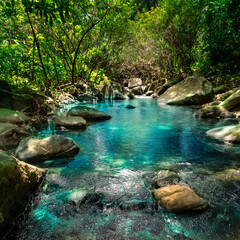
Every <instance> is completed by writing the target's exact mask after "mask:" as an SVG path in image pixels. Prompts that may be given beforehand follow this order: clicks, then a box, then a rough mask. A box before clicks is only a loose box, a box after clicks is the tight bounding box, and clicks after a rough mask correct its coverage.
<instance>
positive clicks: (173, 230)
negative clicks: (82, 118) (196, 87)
mask: <svg viewBox="0 0 240 240" xmlns="http://www.w3.org/2000/svg"><path fill="white" fill-rule="evenodd" d="M128 104H131V105H133V106H135V107H136V108H135V109H126V108H125V106H126V105H128ZM88 106H92V107H95V108H97V109H100V110H102V111H105V112H107V113H109V114H110V115H111V116H112V119H111V120H108V121H104V122H99V123H94V124H91V125H90V126H88V128H87V129H86V131H72V130H66V129H63V128H55V127H54V125H53V124H49V125H48V126H42V127H39V130H40V133H39V135H38V137H40V138H42V137H45V136H49V135H51V134H62V135H64V136H66V137H71V138H72V139H73V140H74V141H75V142H76V144H77V145H78V146H80V149H81V150H80V152H79V154H78V155H76V156H75V157H74V158H70V159H69V158H68V159H58V160H54V161H46V162H44V163H41V164H39V166H41V167H47V168H49V171H48V174H47V177H46V180H45V182H44V183H43V187H42V189H41V190H40V191H39V192H38V194H37V195H36V197H35V198H34V200H33V202H32V206H31V211H30V213H29V214H28V215H26V217H25V218H24V220H21V223H20V225H19V230H18V231H17V233H14V234H13V235H12V238H13V239H19V240H32V239H38V240H40V239H42V240H46V239H51V240H53V239H58V240H62V239H68V240H75V239H82V240H85V239H111V240H114V239H117V240H120V239H164V240H165V239H194V240H195V239H196V240H198V239H199V240H200V239H201V240H205V239H206V240H208V239H209V240H217V239H219V240H220V239H221V240H223V239H224V240H225V239H226V240H227V239H231V240H232V239H233V240H234V239H239V238H240V228H239V227H240V183H239V182H223V181H220V180H218V179H217V178H216V177H215V173H216V172H217V171H222V170H224V169H228V168H239V167H240V160H239V159H240V148H239V147H238V146H233V145H229V144H225V143H221V142H218V141H216V140H214V139H211V138H210V137H209V136H207V135H206V132H207V131H208V130H210V129H212V128H214V127H219V126H224V125H230V124H235V123H232V122H229V121H226V120H225V121H224V120H222V121H201V120H197V119H195V118H194V117H193V113H194V112H195V111H196V110H195V109H194V108H191V107H177V106H167V105H160V104H159V103H158V102H157V100H154V99H134V100H129V101H127V100H126V101H106V102H99V103H95V104H88ZM71 107H72V105H69V106H65V108H64V109H65V110H66V109H69V108H71ZM64 109H63V112H64ZM162 169H168V170H172V171H175V172H177V173H178V175H179V177H180V179H181V182H180V183H182V184H187V185H188V186H190V187H191V188H192V189H194V191H195V192H196V193H197V194H198V195H199V196H201V197H203V198H204V199H205V200H206V201H207V202H208V203H209V208H208V209H207V210H206V211H204V212H200V213H199V212H191V213H184V214H183V213H182V214H181V213H169V212H167V211H166V210H164V209H163V208H161V207H160V206H158V205H157V204H156V203H155V201H154V199H153V197H152V190H153V181H152V178H153V176H154V175H155V174H156V173H157V172H158V171H159V170H162Z"/></svg>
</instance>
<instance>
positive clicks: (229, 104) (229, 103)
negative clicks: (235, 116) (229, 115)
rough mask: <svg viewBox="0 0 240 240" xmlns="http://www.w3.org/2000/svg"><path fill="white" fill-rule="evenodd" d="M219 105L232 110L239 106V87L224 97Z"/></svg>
mask: <svg viewBox="0 0 240 240" xmlns="http://www.w3.org/2000/svg"><path fill="white" fill-rule="evenodd" d="M221 106H222V107H224V108H226V109H227V110H229V111H230V110H232V109H234V108H238V107H240V89H238V90H237V91H235V92H234V93H233V94H231V95H230V96H229V97H228V98H227V99H225V100H224V101H223V102H222V103H221Z"/></svg>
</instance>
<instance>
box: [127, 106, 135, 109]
mask: <svg viewBox="0 0 240 240" xmlns="http://www.w3.org/2000/svg"><path fill="white" fill-rule="evenodd" d="M125 108H127V109H134V108H136V107H134V106H132V105H127V106H126V107H125Z"/></svg>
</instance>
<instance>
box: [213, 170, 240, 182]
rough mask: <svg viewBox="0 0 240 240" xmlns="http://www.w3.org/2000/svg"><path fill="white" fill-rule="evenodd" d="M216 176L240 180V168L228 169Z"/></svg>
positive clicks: (225, 179) (228, 179)
mask: <svg viewBox="0 0 240 240" xmlns="http://www.w3.org/2000/svg"><path fill="white" fill-rule="evenodd" d="M215 176H216V177H217V178H219V179H221V180H223V181H240V169H226V170H224V171H220V172H217V173H216V174H215Z"/></svg>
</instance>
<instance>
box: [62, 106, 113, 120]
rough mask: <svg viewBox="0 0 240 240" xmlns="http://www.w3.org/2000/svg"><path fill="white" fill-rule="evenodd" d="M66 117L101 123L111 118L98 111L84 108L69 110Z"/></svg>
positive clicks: (77, 107)
mask: <svg viewBox="0 0 240 240" xmlns="http://www.w3.org/2000/svg"><path fill="white" fill-rule="evenodd" d="M67 115H68V116H79V117H82V118H84V119H85V120H87V121H103V120H109V119H111V118H112V116H110V115H109V114H107V113H105V112H103V111H100V110H98V109H95V108H91V107H86V106H76V107H73V108H71V109H70V110H69V111H68V113H67Z"/></svg>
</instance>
